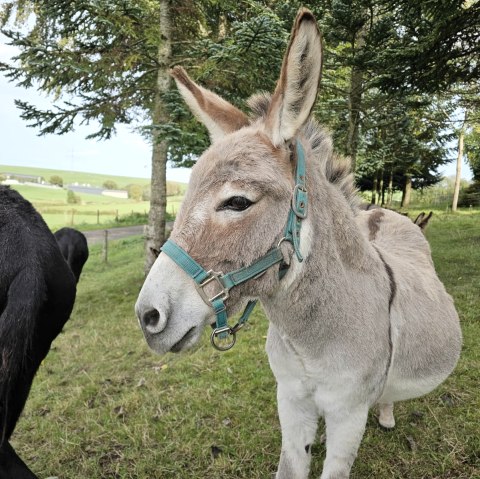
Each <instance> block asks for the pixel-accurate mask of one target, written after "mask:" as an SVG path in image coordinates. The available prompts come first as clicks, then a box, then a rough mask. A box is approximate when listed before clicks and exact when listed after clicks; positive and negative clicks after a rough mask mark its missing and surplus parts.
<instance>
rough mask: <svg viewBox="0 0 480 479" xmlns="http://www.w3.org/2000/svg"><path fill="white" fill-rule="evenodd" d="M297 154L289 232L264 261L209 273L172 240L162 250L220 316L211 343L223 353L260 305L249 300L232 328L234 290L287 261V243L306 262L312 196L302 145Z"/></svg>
mask: <svg viewBox="0 0 480 479" xmlns="http://www.w3.org/2000/svg"><path fill="white" fill-rule="evenodd" d="M296 151H297V165H296V171H295V187H294V189H293V195H292V205H291V209H290V212H289V214H288V220H287V225H286V227H285V233H284V236H283V237H282V239H281V240H280V241H279V242H278V245H277V246H276V247H274V248H272V249H271V250H270V251H269V252H268V253H266V254H265V255H264V256H262V257H261V258H260V259H258V260H257V261H254V262H253V263H252V264H251V265H250V266H245V267H243V268H240V269H236V270H235V271H231V272H230V273H226V274H224V273H222V272H215V271H213V270H210V271H207V270H205V269H204V268H202V266H200V265H199V264H198V263H197V262H196V261H195V260H194V259H193V258H192V257H191V256H190V255H189V254H188V253H187V252H186V251H185V250H184V249H182V248H181V247H180V246H178V245H177V244H176V243H175V242H174V241H172V240H170V239H169V240H168V241H167V242H166V243H165V244H164V245H163V246H162V247H161V250H162V251H163V252H164V253H165V254H167V255H168V256H169V257H170V258H171V259H172V260H173V261H174V262H175V263H176V264H177V265H178V266H180V268H182V269H183V270H184V271H185V272H186V273H187V274H188V275H189V276H190V277H191V278H192V279H193V280H194V281H195V286H196V288H197V291H198V293H199V294H200V296H201V297H202V299H203V300H204V301H205V303H206V304H207V305H209V306H211V307H212V308H213V310H214V312H215V316H216V327H215V329H214V330H213V332H212V334H211V336H210V342H211V343H212V345H213V346H214V347H215V348H216V349H218V350H220V351H226V350H228V349H230V348H232V347H233V345H234V344H235V341H236V333H237V331H238V330H239V329H240V328H241V327H243V325H244V324H245V323H246V321H247V320H248V318H249V316H250V313H251V312H252V311H253V308H254V307H255V305H256V304H257V300H253V301H249V302H248V303H247V306H246V307H245V310H244V311H243V314H242V316H241V317H240V319H239V320H238V322H237V324H236V325H235V326H233V327H230V326H229V325H228V322H227V319H228V318H227V309H226V306H225V300H226V299H227V298H228V297H229V291H230V289H232V288H233V287H234V286H237V285H239V284H242V283H245V281H248V280H250V279H253V278H257V277H259V276H260V275H262V274H263V273H264V272H265V271H266V270H267V269H269V268H270V267H272V266H274V265H275V264H277V263H282V262H283V259H284V258H283V254H282V252H281V250H280V245H281V243H283V242H284V241H288V242H289V243H291V244H292V245H293V249H294V251H295V254H296V256H297V259H298V261H300V262H302V261H303V257H302V255H301V253H300V229H301V226H302V220H303V219H304V218H306V216H307V204H308V194H307V188H306V178H305V153H304V151H303V147H302V145H301V144H300V142H297V148H296ZM287 269H288V266H286V265H281V266H280V271H279V277H280V279H282V278H283V276H285V274H286V272H287ZM212 282H215V283H217V285H218V286H219V288H220V290H219V292H218V293H216V294H215V295H214V296H213V297H211V298H209V297H208V296H207V295H206V293H205V291H204V289H203V288H204V287H205V286H206V285H207V284H209V283H212ZM229 335H230V336H231V337H232V340H231V341H230V342H229V343H228V344H227V345H225V346H223V345H221V344H219V343H217V342H216V341H217V338H218V339H225V338H227V337H228V336H229Z"/></svg>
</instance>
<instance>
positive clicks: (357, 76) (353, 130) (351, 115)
mask: <svg viewBox="0 0 480 479" xmlns="http://www.w3.org/2000/svg"><path fill="white" fill-rule="evenodd" d="M365 29H366V26H364V27H363V28H362V29H361V30H360V31H359V33H358V35H357V38H356V44H355V46H354V50H355V51H359V50H361V49H362V48H363V46H364V45H365V35H366V31H365ZM362 93H363V70H361V69H360V68H359V67H358V66H356V65H355V64H354V65H353V67H352V74H351V77H350V93H349V96H348V110H349V111H348V131H347V144H346V153H347V155H348V156H350V158H351V161H352V170H353V171H355V164H356V161H357V150H358V135H359V131H358V129H359V126H360V110H361V106H362Z"/></svg>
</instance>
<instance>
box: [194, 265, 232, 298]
mask: <svg viewBox="0 0 480 479" xmlns="http://www.w3.org/2000/svg"><path fill="white" fill-rule="evenodd" d="M207 274H208V276H207V278H206V279H204V280H203V281H202V282H201V283H199V284H197V283H195V286H196V288H197V291H198V294H200V296H201V297H202V299H203V301H205V303H206V304H207V305H208V306H211V305H212V303H213V302H214V301H215V300H217V299H221V300H222V301H225V300H226V299H227V298H228V296H229V294H228V288H225V286H224V285H223V283H222V281H221V280H220V278H221V277H222V276H223V273H222V272H221V271H220V272H218V273H217V272H216V271H213V270H210V271H207ZM212 281H216V282H217V284H218V285H219V286H220V292H218V293H217V294H215V295H214V296H213V297H212V298H209V297H208V296H207V294H206V293H205V291H204V290H203V288H204V287H205V286H207V284H209V283H211V282H212Z"/></svg>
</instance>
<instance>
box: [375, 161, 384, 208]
mask: <svg viewBox="0 0 480 479" xmlns="http://www.w3.org/2000/svg"><path fill="white" fill-rule="evenodd" d="M383 192H384V191H383V168H382V169H381V170H380V179H379V181H378V192H377V202H378V204H379V205H381V206H383V205H384V203H385V202H384V195H383Z"/></svg>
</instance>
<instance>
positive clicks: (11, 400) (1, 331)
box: [0, 269, 46, 445]
mask: <svg viewBox="0 0 480 479" xmlns="http://www.w3.org/2000/svg"><path fill="white" fill-rule="evenodd" d="M33 273H34V272H30V271H28V270H27V269H23V270H22V271H20V272H19V273H18V274H17V276H15V278H14V279H13V281H12V282H11V284H10V286H9V288H8V291H7V294H6V303H5V304H3V305H2V304H0V311H1V315H0V445H1V444H3V442H4V441H5V440H8V439H9V436H10V434H11V433H12V432H13V428H14V427H15V423H16V421H17V419H18V416H19V415H20V413H21V411H22V409H23V406H24V403H25V400H26V397H27V395H28V391H29V389H30V384H31V380H32V377H30V376H31V375H32V372H31V366H32V361H35V358H34V354H33V351H32V340H33V335H34V332H35V328H36V321H37V318H38V315H39V310H40V308H41V305H42V303H43V300H44V298H45V297H46V296H45V285H44V283H43V282H42V281H40V279H41V278H39V276H38V275H35V274H33ZM2 309H3V311H2ZM22 376H23V377H22ZM18 388H20V390H19V389H18ZM17 396H19V397H17Z"/></svg>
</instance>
